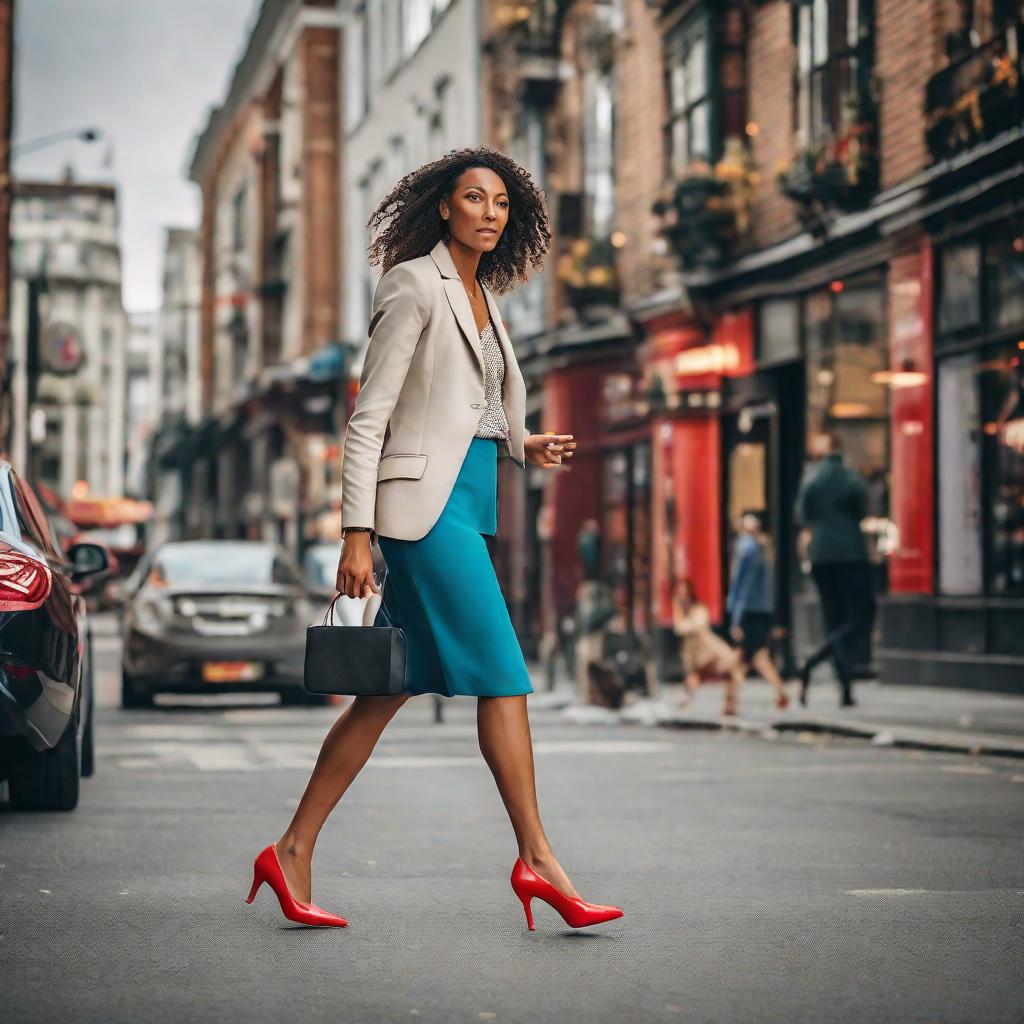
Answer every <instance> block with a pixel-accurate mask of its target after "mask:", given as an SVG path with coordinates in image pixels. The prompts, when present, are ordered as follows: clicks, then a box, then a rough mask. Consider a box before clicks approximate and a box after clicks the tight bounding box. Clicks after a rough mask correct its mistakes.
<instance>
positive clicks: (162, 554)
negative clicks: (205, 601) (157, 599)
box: [153, 542, 299, 587]
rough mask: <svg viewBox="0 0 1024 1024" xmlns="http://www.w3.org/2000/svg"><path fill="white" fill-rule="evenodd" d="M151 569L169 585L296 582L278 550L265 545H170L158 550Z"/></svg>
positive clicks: (294, 575)
mask: <svg viewBox="0 0 1024 1024" xmlns="http://www.w3.org/2000/svg"><path fill="white" fill-rule="evenodd" d="M153 568H154V569H155V571H156V574H157V575H158V577H159V578H160V579H161V580H162V581H163V582H165V583H166V584H167V585H168V586H171V587H181V586H186V587H188V586H196V585H200V586H204V585H212V586H219V585H222V584H232V583H235V584H261V583H290V584H295V583H298V582H299V577H298V574H297V573H296V572H295V570H294V569H293V568H292V567H291V566H290V565H288V563H287V562H285V561H284V559H283V558H282V557H281V554H280V552H278V551H276V550H275V549H274V548H272V547H268V546H267V545H264V544H232V543H230V542H228V543H220V544H218V543H212V544H171V545H168V546H167V547H165V548H162V549H161V550H160V551H158V552H157V555H156V558H155V559H154V565H153Z"/></svg>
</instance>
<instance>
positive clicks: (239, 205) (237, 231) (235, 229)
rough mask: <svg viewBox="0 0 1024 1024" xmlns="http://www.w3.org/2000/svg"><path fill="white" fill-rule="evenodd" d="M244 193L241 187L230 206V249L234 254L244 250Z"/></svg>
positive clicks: (244, 190)
mask: <svg viewBox="0 0 1024 1024" xmlns="http://www.w3.org/2000/svg"><path fill="white" fill-rule="evenodd" d="M245 192H246V189H245V186H244V185H243V186H242V187H241V188H240V189H239V190H238V191H237V192H236V193H235V198H234V199H233V200H232V204H231V247H232V249H234V250H235V252H238V251H240V250H241V249H244V248H245Z"/></svg>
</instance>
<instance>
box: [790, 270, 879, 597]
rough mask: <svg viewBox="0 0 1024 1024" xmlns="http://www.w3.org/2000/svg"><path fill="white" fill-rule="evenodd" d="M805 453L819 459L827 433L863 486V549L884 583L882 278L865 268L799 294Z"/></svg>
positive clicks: (812, 458) (811, 459)
mask: <svg viewBox="0 0 1024 1024" xmlns="http://www.w3.org/2000/svg"><path fill="white" fill-rule="evenodd" d="M804 336H805V339H806V345H807V362H806V365H807V434H806V437H807V451H806V456H807V459H808V460H809V461H813V460H815V459H818V458H819V457H821V455H822V454H823V453H824V450H825V440H826V437H827V435H830V434H831V435H834V436H835V437H837V438H838V440H839V443H840V445H841V446H842V450H843V454H844V458H845V461H846V464H847V465H848V466H849V467H850V468H851V469H853V470H855V471H856V472H858V473H859V474H860V475H861V477H862V478H863V479H864V482H865V484H866V485H867V490H868V518H867V520H866V521H865V525H866V526H870V529H869V530H868V538H867V539H868V547H869V552H870V554H871V560H872V562H873V563H874V564H875V565H876V566H877V567H878V572H879V577H880V579H879V585H880V586H881V587H884V585H885V581H884V565H885V553H886V551H887V549H888V541H889V535H888V534H889V391H888V387H887V386H886V384H885V380H886V378H887V376H888V374H887V371H888V360H889V354H888V332H887V325H886V318H885V278H884V274H883V273H882V272H880V271H872V272H870V273H868V274H864V275H860V276H858V277H856V278H850V279H847V280H843V281H834V282H832V284H831V285H830V286H829V287H828V288H825V289H821V290H819V291H815V292H812V293H810V294H808V295H807V296H805V298H804Z"/></svg>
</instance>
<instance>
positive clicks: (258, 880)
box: [245, 871, 265, 903]
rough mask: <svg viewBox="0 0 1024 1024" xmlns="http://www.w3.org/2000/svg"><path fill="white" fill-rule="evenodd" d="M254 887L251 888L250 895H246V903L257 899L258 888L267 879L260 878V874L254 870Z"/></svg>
mask: <svg viewBox="0 0 1024 1024" xmlns="http://www.w3.org/2000/svg"><path fill="white" fill-rule="evenodd" d="M252 874H253V879H252V889H250V890H249V895H248V896H247V897H246V900H245V902H246V903H252V901H253V900H254V899H256V890H257V889H258V888H259V887H260V886H261V885H262V884H263V883H264V881H265V879H263V878H260V877H259V875H257V874H256V872H255V871H253V873H252Z"/></svg>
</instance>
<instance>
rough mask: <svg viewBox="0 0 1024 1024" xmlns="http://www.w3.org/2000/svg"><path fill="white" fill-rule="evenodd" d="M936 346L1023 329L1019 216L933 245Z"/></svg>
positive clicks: (1022, 219) (1023, 244) (1023, 250)
mask: <svg viewBox="0 0 1024 1024" xmlns="http://www.w3.org/2000/svg"><path fill="white" fill-rule="evenodd" d="M936 262H937V265H938V268H939V273H938V280H937V289H938V290H937V297H936V340H935V343H936V348H938V349H949V348H951V347H960V348H962V347H964V346H966V345H971V344H973V345H978V346H980V345H983V344H986V343H992V342H998V341H1002V340H1005V339H1006V336H1007V335H1008V334H1010V335H1016V337H1015V338H1014V340H1020V334H1021V332H1022V331H1024V216H1022V215H1021V214H1019V213H1018V214H1016V215H1013V216H1010V217H1004V218H1002V219H1000V220H998V221H997V222H995V223H994V224H993V225H992V226H991V227H990V228H988V229H987V230H986V232H985V233H984V234H982V235H975V236H973V237H970V238H966V239H958V240H957V241H953V242H947V243H946V244H944V245H943V246H941V247H940V248H939V249H938V252H937V257H936Z"/></svg>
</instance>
